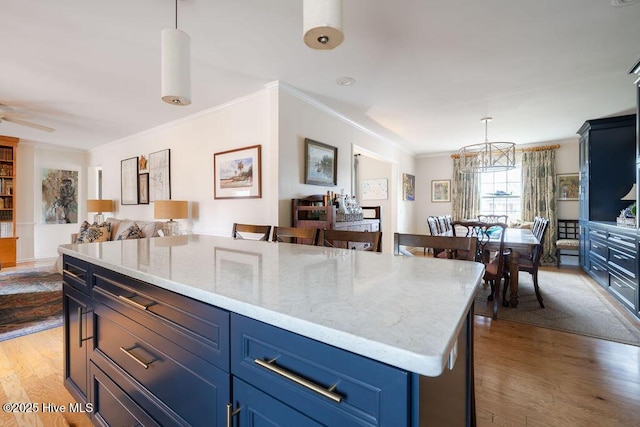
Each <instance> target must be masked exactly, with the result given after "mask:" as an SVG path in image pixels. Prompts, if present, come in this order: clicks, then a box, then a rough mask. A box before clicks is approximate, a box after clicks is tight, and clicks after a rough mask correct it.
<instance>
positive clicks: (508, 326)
mask: <svg viewBox="0 0 640 427" xmlns="http://www.w3.org/2000/svg"><path fill="white" fill-rule="evenodd" d="M3 271H4V269H3ZM62 357H63V355H62V328H61V327H59V328H54V329H50V330H48V331H43V332H39V333H36V334H32V335H28V336H24V337H20V338H14V339H12V340H8V341H4V342H0V382H1V388H0V403H5V402H21V403H26V402H36V403H40V404H41V403H45V402H51V403H55V404H57V405H67V406H68V404H69V403H71V402H73V399H72V397H71V395H70V394H69V393H68V392H67V391H66V389H65V388H64V386H63V382H62V376H63V364H62ZM475 370H476V371H475V379H476V407H477V417H478V426H480V427H482V426H494V425H500V426H562V427H567V426H639V427H640V347H636V346H632V345H626V344H619V343H614V342H610V341H604V340H598V339H595V338H590V337H584V336H581V335H575V334H569V333H565V332H559V331H554V330H551V329H544V328H537V327H534V326H528V325H524V324H519V323H515V322H509V321H505V320H497V321H492V320H491V319H489V318H485V317H480V316H476V318H475ZM67 424H68V425H71V426H88V425H91V424H90V422H89V420H88V418H87V417H86V416H85V415H83V414H72V413H68V412H67V413H64V414H43V413H39V414H35V415H34V414H31V415H26V414H20V415H18V414H15V415H14V414H7V413H5V412H0V427H1V426H66V425H67Z"/></svg>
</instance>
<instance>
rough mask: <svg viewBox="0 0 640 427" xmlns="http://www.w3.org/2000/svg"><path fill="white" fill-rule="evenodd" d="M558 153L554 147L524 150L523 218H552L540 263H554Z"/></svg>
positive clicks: (530, 219)
mask: <svg viewBox="0 0 640 427" xmlns="http://www.w3.org/2000/svg"><path fill="white" fill-rule="evenodd" d="M555 179H556V152H555V147H554V148H533V149H525V150H523V153H522V184H523V185H522V219H523V220H524V221H533V219H534V217H536V216H541V217H545V218H549V227H548V229H547V234H546V236H545V241H544V246H543V254H542V258H541V263H543V264H555V262H556V249H555V241H556V240H557V232H556V223H557V213H556V198H555V193H556V188H555V187H556V184H555Z"/></svg>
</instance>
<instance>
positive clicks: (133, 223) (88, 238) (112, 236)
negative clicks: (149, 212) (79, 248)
mask: <svg viewBox="0 0 640 427" xmlns="http://www.w3.org/2000/svg"><path fill="white" fill-rule="evenodd" d="M163 224H164V223H163V222H162V221H138V220H130V219H119V218H107V219H106V220H105V222H104V223H103V224H96V223H93V224H89V222H87V221H84V222H83V223H82V224H80V230H78V232H77V233H72V234H71V243H78V244H82V243H92V242H108V241H116V240H128V239H145V238H149V237H158V236H160V235H161V234H159V233H158V231H160V232H162V225H163ZM55 268H56V270H57V271H58V272H59V273H60V274H62V268H63V266H62V255H58V259H57V260H56V263H55Z"/></svg>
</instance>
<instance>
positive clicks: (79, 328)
mask: <svg viewBox="0 0 640 427" xmlns="http://www.w3.org/2000/svg"><path fill="white" fill-rule="evenodd" d="M82 341H84V340H83V339H82V307H78V347H79V348H82Z"/></svg>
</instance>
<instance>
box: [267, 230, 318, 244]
mask: <svg viewBox="0 0 640 427" xmlns="http://www.w3.org/2000/svg"><path fill="white" fill-rule="evenodd" d="M317 239H318V229H317V228H303V227H273V235H272V236H271V241H273V242H287V243H300V244H305V245H315V244H316V243H317Z"/></svg>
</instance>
